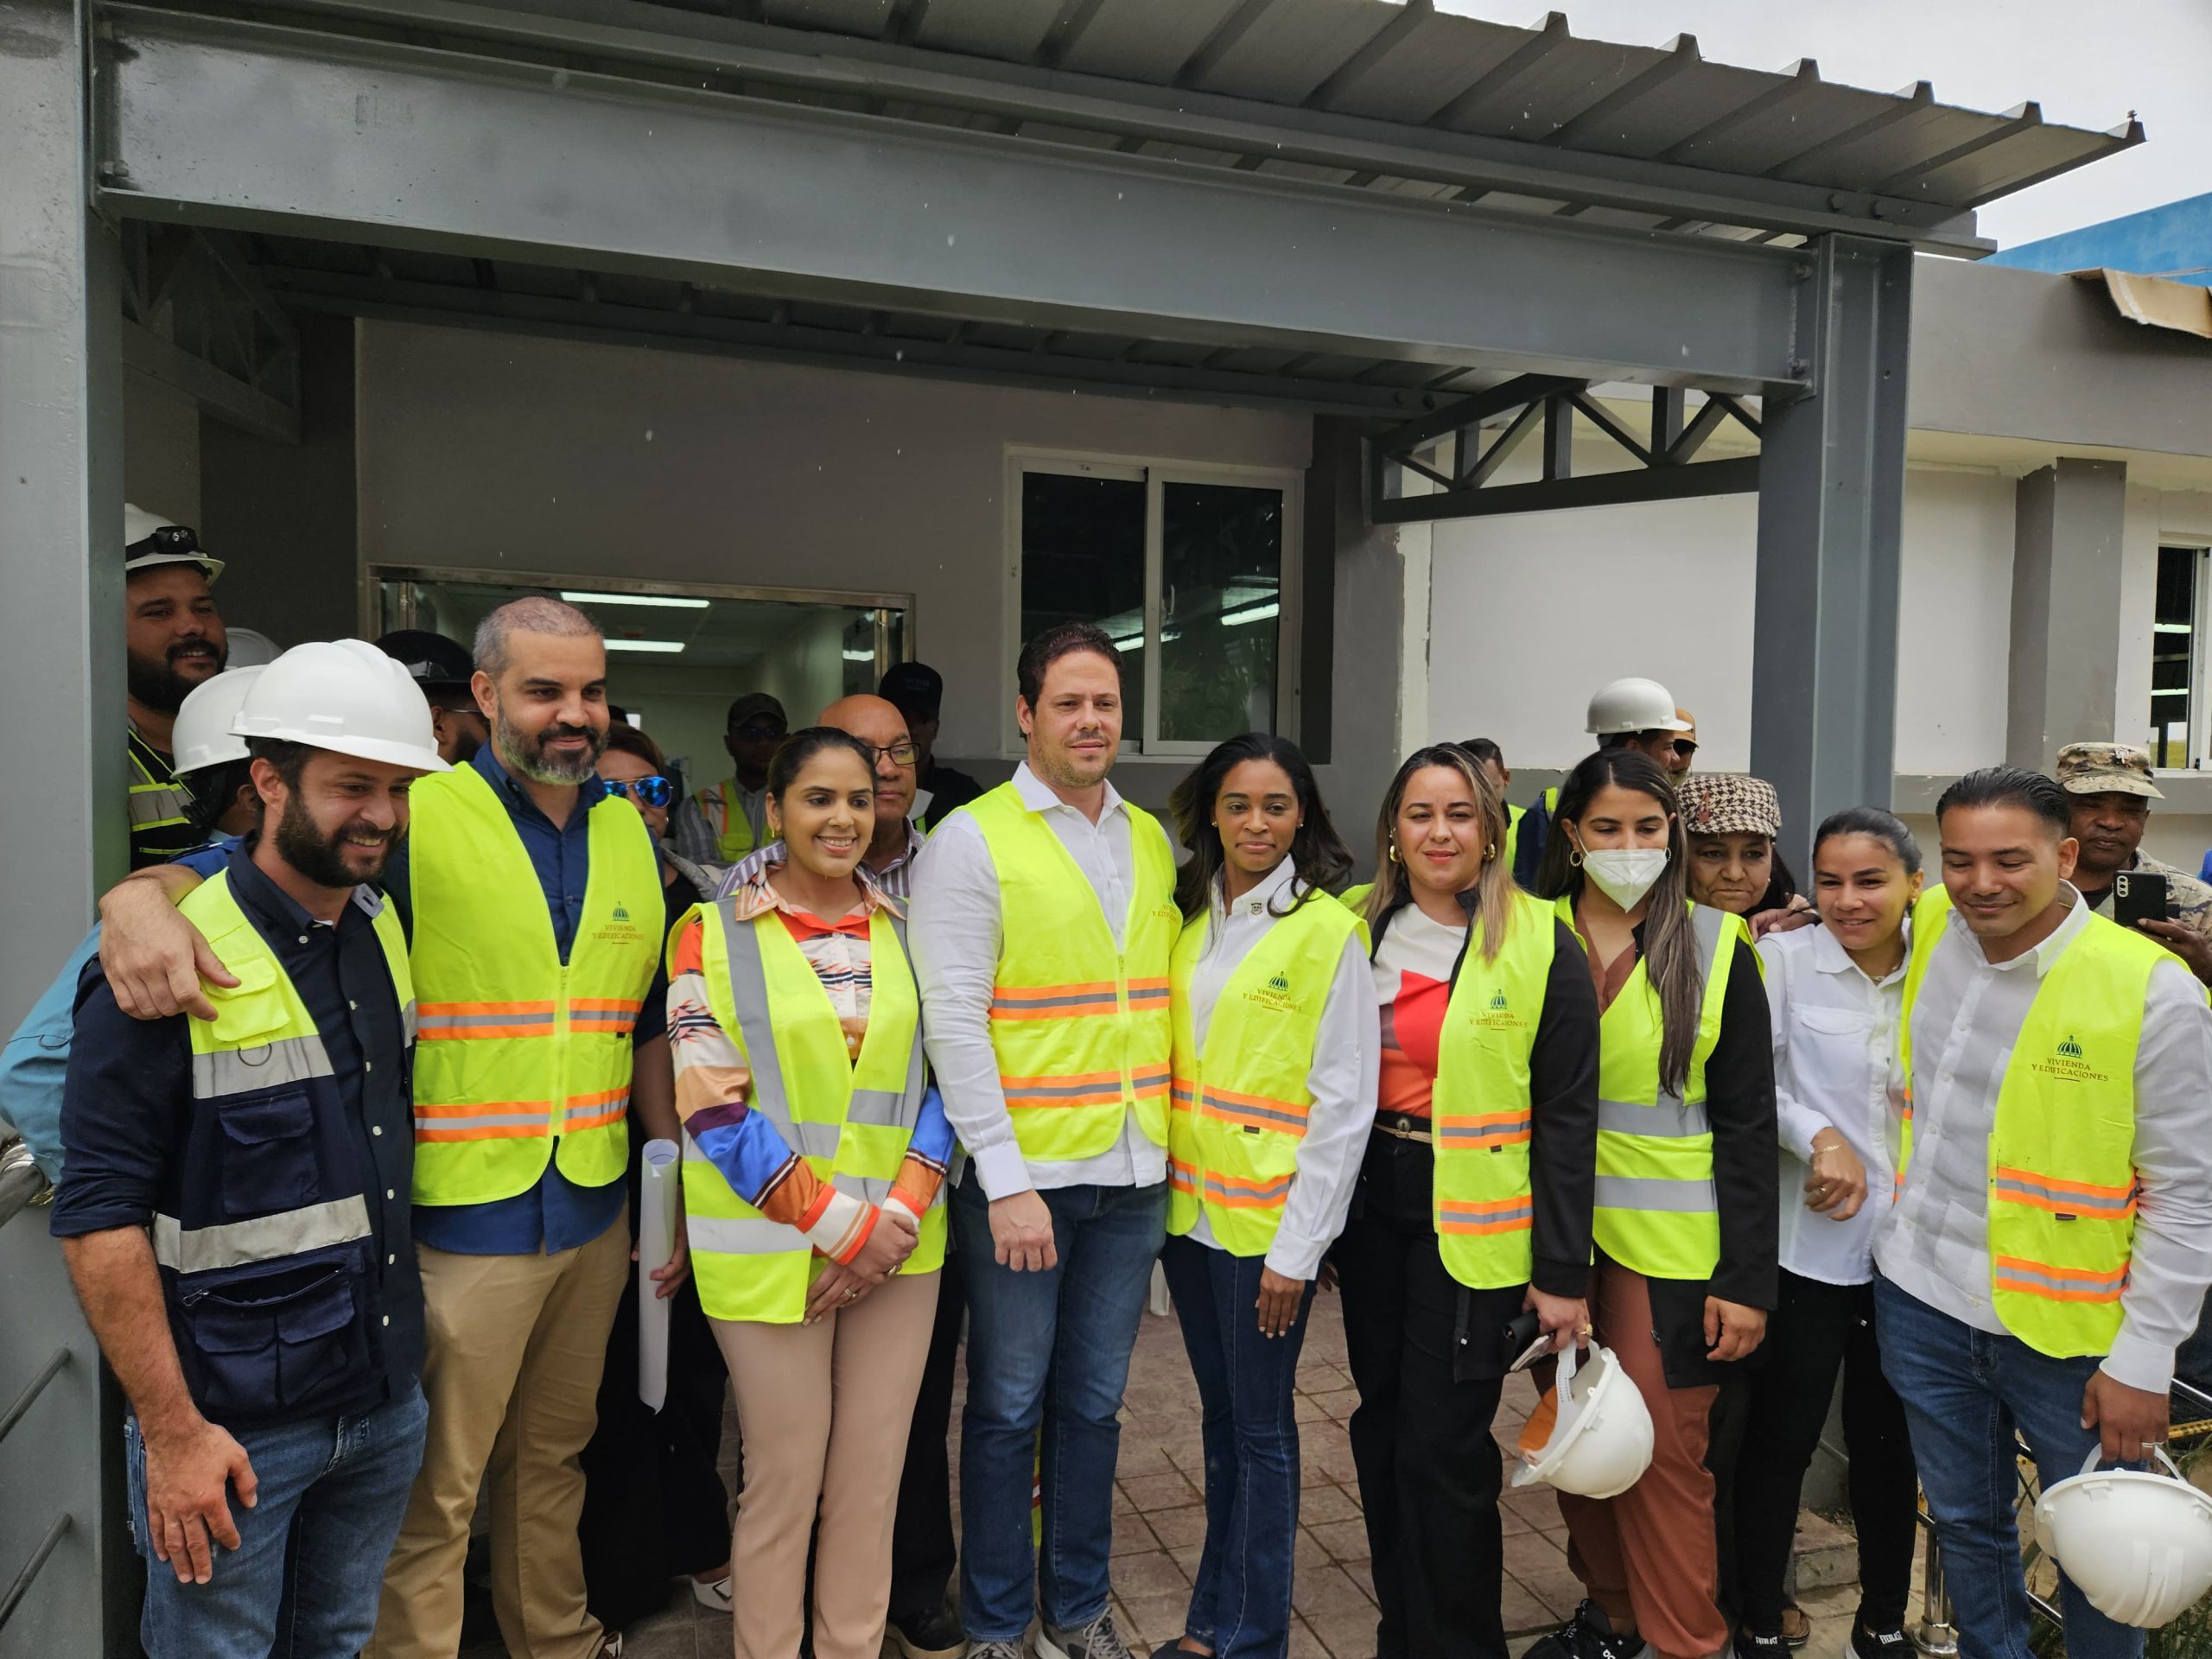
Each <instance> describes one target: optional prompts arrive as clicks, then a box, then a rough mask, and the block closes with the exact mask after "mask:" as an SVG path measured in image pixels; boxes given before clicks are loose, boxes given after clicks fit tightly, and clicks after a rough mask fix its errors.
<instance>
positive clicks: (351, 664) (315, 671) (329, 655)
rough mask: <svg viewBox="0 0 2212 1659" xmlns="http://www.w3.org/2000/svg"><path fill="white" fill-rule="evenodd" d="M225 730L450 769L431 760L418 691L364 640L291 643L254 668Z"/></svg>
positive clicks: (433, 751) (433, 743)
mask: <svg viewBox="0 0 2212 1659" xmlns="http://www.w3.org/2000/svg"><path fill="white" fill-rule="evenodd" d="M231 729H232V731H233V732H235V733H236V734H238V736H240V737H249V738H251V737H261V738H270V739H276V740H282V741H287V742H292V743H305V744H308V745H310V746H311V747H315V748H318V749H329V750H331V751H333V752H334V753H338V754H350V755H353V756H355V757H356V758H358V759H359V760H380V761H382V762H384V763H385V765H387V766H413V767H416V769H418V770H420V771H423V772H448V771H450V770H451V768H450V767H448V766H447V765H446V763H445V762H444V761H442V760H439V759H438V744H437V739H436V737H435V734H433V732H432V730H431V722H430V705H429V703H428V702H425V701H423V692H422V689H421V688H420V687H418V686H417V685H416V683H415V682H414V681H413V680H411V679H410V678H409V677H408V675H407V671H406V670H405V669H404V668H403V667H402V666H401V665H400V664H397V663H396V662H394V661H393V660H392V659H391V658H389V657H387V656H385V654H384V652H380V651H378V649H377V648H376V647H375V646H374V645H371V644H370V643H369V642H368V641H367V640H365V639H321V640H313V641H310V642H309V643H308V644H306V645H294V646H293V647H292V648H291V649H290V650H289V651H288V652H285V653H284V654H283V656H281V657H279V658H277V660H276V661H275V662H273V663H271V664H269V666H268V667H266V668H264V669H263V670H262V671H261V673H260V676H259V677H258V678H257V679H256V680H255V681H254V683H253V685H252V687H251V689H250V690H248V692H247V693H246V696H245V702H244V703H242V704H241V705H240V707H239V709H238V719H237V721H235V722H234V723H233V724H232V728H231Z"/></svg>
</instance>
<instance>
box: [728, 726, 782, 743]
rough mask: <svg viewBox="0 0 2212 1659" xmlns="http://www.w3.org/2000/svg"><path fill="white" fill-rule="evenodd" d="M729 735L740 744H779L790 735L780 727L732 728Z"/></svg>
mask: <svg viewBox="0 0 2212 1659" xmlns="http://www.w3.org/2000/svg"><path fill="white" fill-rule="evenodd" d="M729 734H730V735H731V736H732V737H734V738H735V739H736V740H737V741H739V742H741V743H780V742H782V741H784V739H785V737H787V736H789V735H790V734H789V733H787V732H786V731H785V730H784V728H782V727H780V726H733V727H731V728H730V732H729Z"/></svg>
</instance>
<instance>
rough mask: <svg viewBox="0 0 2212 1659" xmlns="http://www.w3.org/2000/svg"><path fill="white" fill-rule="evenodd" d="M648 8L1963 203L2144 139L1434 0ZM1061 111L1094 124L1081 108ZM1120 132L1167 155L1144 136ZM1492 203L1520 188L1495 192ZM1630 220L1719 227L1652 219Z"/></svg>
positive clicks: (881, 1) (1559, 205) (1169, 146)
mask: <svg viewBox="0 0 2212 1659" xmlns="http://www.w3.org/2000/svg"><path fill="white" fill-rule="evenodd" d="M656 9H658V10H683V11H689V12H692V13H709V14H714V15H717V16H725V17H736V18H739V19H742V20H746V21H753V22H760V23H765V24H767V25H770V26H772V27H776V28H779V29H792V30H802V31H805V32H807V33H810V34H813V35H832V36H842V37H845V38H846V39H849V40H851V41H866V42H870V43H874V44H880V45H887V46H893V47H897V48H906V49H907V50H910V51H912V52H915V53H917V54H944V55H945V56H956V55H957V57H960V58H966V59H982V60H989V61H991V62H993V63H995V64H1003V65H1011V66H1018V67H1021V68H1023V69H1027V70H1032V71H1041V72H1046V73H1051V74H1052V75H1054V76H1056V77H1066V76H1082V77H1095V78H1097V79H1099V80H1102V81H1107V82H1121V83H1125V84H1127V85H1128V86H1141V87H1147V88H1154V89H1175V90H1178V91H1186V92H1192V93H1194V94H1201V95H1212V96H1215V97H1218V98H1225V99H1236V100H1240V101H1242V102H1244V103H1247V104H1249V105H1270V106H1274V107H1275V108H1277V109H1282V110H1296V111H1303V112H1308V113H1319V114H1325V115H1334V116H1344V117H1356V118H1362V119H1363V120H1367V121H1371V122H1379V123H1387V124H1391V125H1394V126H1397V127H1402V128H1405V129H1408V130H1420V131H1421V132H1423V133H1425V134H1428V135H1437V136H1449V137H1464V138H1476V139H1494V140H1508V141H1517V142H1518V143H1522V144H1534V145H1540V146H1543V147H1545V148H1546V149H1551V150H1553V151H1555V152H1559V153H1561V154H1569V155H1574V154H1579V155H1584V156H1612V157H1619V158H1624V159H1627V160H1630V161H1633V162H1650V163H1663V164H1670V165H1680V166H1684V167H1694V168H1702V169H1707V170H1709V171H1711V172H1713V173H1717V174H1722V175H1730V176H1732V177H1735V178H1739V179H1745V180H1751V179H1758V180H1771V181H1779V182H1782V183H1787V184H1793V185H1809V186H1817V187H1825V188H1829V189H1832V190H1834V191H1839V192H1846V193H1851V194H1859V195H1867V196H1876V197H1886V198H1892V199H1897V200H1904V201H1910V202H1914V203H1919V204H1923V205H1932V206H1941V207H1944V208H1948V209H1950V210H1952V211H1953V212H1955V213H1965V212H1969V211H1971V210H1972V209H1973V208H1974V207H1978V206H1979V205H1980V204H1981V203H1983V202H1986V201H1989V200H1993V199H1994V198H1996V197H1999V196H2001V195H2005V194H2007V193H2009V192H2011V191H2014V190H2018V189H2020V188H2024V187H2025V186H2027V185H2030V184H2032V183H2035V182H2037V181H2039V180H2042V179H2044V178H2048V177H2050V176H2051V175H2053V174H2056V173H2061V172H2064V171H2067V170H2069V169H2070V168H2075V167H2079V166H2081V165H2083V164H2084V163H2086V162H2090V161H2094V160H2095V159H2097V158H2098V157H2099V156H2104V155H2107V154H2109V153H2111V152H2113V151H2114V150H2118V149H2125V148H2126V147H2127V146H2129V145H2132V144H2134V143H2139V142H2141V140H2142V137H2143V131H2142V128H2141V126H2140V124H2138V123H2137V122H2136V121H2134V119H2133V118H2132V117H2131V118H2129V119H2128V120H2127V121H2126V122H2124V123H2122V124H2120V125H2119V126H2116V127H2114V128H2113V129H2112V130H2109V131H2104V132H2097V131H2090V130H2084V129H2081V128H2075V127H2068V126H2063V125H2060V124H2054V123H2049V122H2045V121H2044V119H2043V118H2042V114H2041V111H2039V109H2038V108H2037V105H2034V104H2032V103H2028V104H2023V105H2019V106H2018V107H2017V108H2015V109H2012V110H2009V111H2002V112H1993V111H1977V110H1969V109H1963V108H1960V107H1957V106H1955V105H1946V104H1942V103H1939V102H1937V101H1936V97H1935V94H1934V91H1933V89H1932V88H1931V87H1930V86H1929V83H1928V82H1926V81H1920V82H1916V83H1915V84H1914V85H1913V86H1908V87H1906V88H1904V90H1903V91H1901V92H1871V91H1867V90H1865V89H1862V88H1859V87H1854V86H1842V85H1839V84H1836V83H1834V82H1831V81H1827V80H1824V79H1821V74H1820V72H1819V69H1818V67H1816V66H1815V64H1813V63H1812V62H1810V61H1802V62H1799V63H1797V64H1795V65H1792V66H1790V67H1788V68H1786V69H1783V70H1781V71H1778V72H1773V73H1769V72H1765V71H1761V70H1756V69H1750V68H1745V67H1740V66H1738V65H1733V64H1726V63H1715V62H1711V61H1708V60H1707V59H1706V58H1705V57H1704V56H1703V54H1701V53H1700V51H1699V49H1698V46H1697V42H1696V41H1695V39H1694V37H1692V36H1689V35H1681V36H1679V37H1677V38H1676V39H1675V40H1674V41H1670V42H1669V43H1668V44H1667V45H1665V46H1663V47H1645V46H1628V45H1621V44H1618V43H1615V42H1611V41H1596V40H1586V39H1583V38H1580V37H1579V36H1577V35H1574V34H1573V31H1572V30H1571V29H1570V28H1569V26H1568V23H1567V18H1566V16H1565V15H1564V14H1562V13H1559V12H1553V13H1551V14H1549V15H1548V16H1547V17H1545V18H1544V20H1543V21H1542V22H1540V23H1539V24H1538V25H1537V26H1535V27H1534V28H1529V29H1519V28H1514V27H1512V26H1510V25H1507V24H1503V23H1495V22H1486V21H1484V20H1482V19H1479V18H1474V17H1464V16H1454V15H1452V14H1448V13H1446V12H1441V11H1439V10H1436V9H1435V7H1434V5H1433V3H1432V0H1410V3H1396V0H749V3H748V0H664V3H663V4H662V5H660V6H659V7H658V8H656ZM824 45H825V48H828V43H826V42H825V43H824ZM828 49H834V48H828ZM917 113H922V114H924V115H925V118H927V117H928V115H929V112H928V111H917ZM935 118H940V119H943V118H957V111H954V110H952V109H950V107H949V106H938V108H937V109H936V111H935ZM1072 125H1073V126H1074V127H1075V128H1077V129H1079V130H1097V125H1096V123H1094V122H1092V121H1089V120H1085V121H1077V122H1075V123H1073V124H1072ZM1038 127H1039V124H1036V123H1018V124H1014V125H1013V127H1012V130H1014V131H1018V132H1025V133H1027V132H1030V131H1032V130H1036V129H1037V128H1038ZM1001 130H1007V129H1006V126H1005V124H1001ZM1040 136H1042V135H1041V133H1040ZM1051 136H1054V137H1059V136H1063V135H1062V134H1060V133H1058V132H1055V133H1053V134H1052V135H1051ZM1122 148H1125V149H1143V150H1144V151H1146V152H1147V153H1150V154H1154V155H1169V154H1174V153H1177V147H1176V146H1175V145H1173V143H1162V142H1160V141H1159V140H1157V139H1151V140H1146V141H1143V142H1141V143H1135V142H1129V143H1123V144H1122ZM1188 158H1189V159H1192V160H1211V161H1215V162H1217V164H1228V165H1236V166H1243V167H1245V168H1248V169H1250V168H1256V169H1257V170H1261V171H1265V172H1275V171H1281V170H1287V168H1289V167H1291V166H1294V165H1296V164H1294V163H1285V162H1277V161H1274V160H1271V159H1268V158H1267V157H1265V156H1252V155H1249V154H1247V155H1238V154H1236V153H1234V152H1233V151H1232V152H1224V151H1223V150H1222V149H1220V148H1219V146H1217V145H1214V144H1211V143H1206V144H1200V145H1198V147H1197V149H1194V150H1193V151H1192V152H1191V153H1190V154H1189V157H1188ZM1304 170H1305V171H1306V172H1307V173H1308V174H1309V175H1318V176H1319V177H1322V178H1324V179H1325V180H1326V181H1330V182H1346V181H1351V182H1356V183H1362V184H1366V185H1369V186H1370V188H1387V189H1407V188H1411V189H1415V190H1419V191H1421V193H1422V194H1438V193H1439V192H1440V189H1441V188H1442V187H1440V186H1439V185H1438V184H1437V183H1436V182H1435V181H1422V180H1421V179H1418V178H1399V177H1395V176H1391V175H1379V174H1377V175H1368V176H1364V177H1363V176H1360V173H1359V169H1357V168H1326V167H1319V168H1315V167H1313V165H1312V164H1310V163H1308V164H1306V167H1305V169H1304ZM1459 194H1465V195H1469V196H1479V195H1482V194H1483V193H1482V192H1481V191H1478V190H1462V191H1460V192H1459ZM1486 205H1489V206H1493V207H1497V206H1512V205H1515V204H1514V203H1512V202H1511V201H1510V200H1502V199H1501V198H1500V197H1499V196H1498V194H1497V193H1492V194H1491V196H1490V198H1489V199H1488V200H1487V202H1486ZM1529 206H1531V207H1535V208H1536V209H1537V210H1540V211H1552V212H1559V211H1562V210H1565V211H1576V210H1578V208H1579V207H1580V206H1581V204H1580V203H1579V202H1578V201H1576V200H1574V199H1573V198H1572V197H1571V196H1568V197H1564V198H1534V199H1529ZM1624 222H1630V223H1634V222H1637V220H1636V219H1635V217H1634V216H1633V215H1631V216H1630V219H1627V220H1625V221H1624ZM1641 222H1643V223H1644V224H1646V225H1650V226H1659V227H1662V228H1666V229H1669V230H1684V229H1694V230H1705V229H1709V228H1710V229H1719V230H1720V231H1721V232H1722V233H1727V232H1729V230H1730V229H1731V228H1733V229H1735V230H1736V231H1738V232H1742V233H1749V232H1757V231H1758V229H1759V228H1760V227H1758V226H1738V227H1726V226H1703V225H1694V224H1689V223H1687V222H1668V221H1667V220H1666V219H1664V218H1663V217H1662V216H1660V215H1645V216H1643V219H1642V221H1641Z"/></svg>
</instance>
